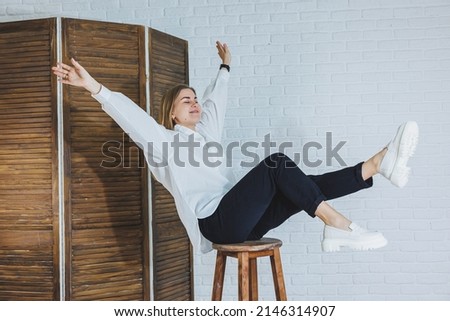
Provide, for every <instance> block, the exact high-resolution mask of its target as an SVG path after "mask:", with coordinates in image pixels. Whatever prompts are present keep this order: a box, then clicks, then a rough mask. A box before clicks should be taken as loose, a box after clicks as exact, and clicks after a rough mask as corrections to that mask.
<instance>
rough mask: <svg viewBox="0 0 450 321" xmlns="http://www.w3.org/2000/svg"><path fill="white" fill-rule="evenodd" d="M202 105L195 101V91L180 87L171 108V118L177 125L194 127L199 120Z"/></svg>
mask: <svg viewBox="0 0 450 321" xmlns="http://www.w3.org/2000/svg"><path fill="white" fill-rule="evenodd" d="M201 115H202V107H201V106H200V104H199V103H198V101H197V97H196V96H195V93H194V92H193V91H192V90H191V89H182V90H181V91H180V94H179V95H178V97H177V98H175V101H174V106H173V110H172V115H171V117H172V119H173V120H175V122H176V123H177V124H179V125H182V126H185V127H188V128H191V129H193V130H194V129H195V125H197V123H198V122H199V121H200V117H201Z"/></svg>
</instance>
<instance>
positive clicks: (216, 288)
mask: <svg viewBox="0 0 450 321" xmlns="http://www.w3.org/2000/svg"><path fill="white" fill-rule="evenodd" d="M282 244H283V243H282V242H281V241H280V240H278V239H272V238H262V239H261V240H258V241H247V242H244V243H236V244H213V248H214V249H216V250H217V258H216V268H215V271H214V284H213V291H212V298H211V300H212V301H220V300H222V291H223V279H224V275H225V266H226V260H227V256H231V257H234V258H237V259H238V265H239V267H238V269H239V301H249V300H251V301H258V274H257V268H256V259H257V258H258V257H262V256H270V262H271V265H272V275H273V283H274V285H275V295H276V298H277V301H286V300H287V297H286V288H285V286H284V277H283V268H282V265H281V257H280V247H281V245H282Z"/></svg>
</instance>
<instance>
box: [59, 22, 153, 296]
mask: <svg viewBox="0 0 450 321" xmlns="http://www.w3.org/2000/svg"><path fill="white" fill-rule="evenodd" d="M63 44H64V47H63V60H64V61H65V62H69V60H70V57H74V58H76V59H77V60H78V61H79V62H80V63H81V64H82V65H83V66H84V67H85V68H86V69H87V70H88V71H89V72H90V73H91V74H92V75H93V76H94V77H95V78H97V79H98V80H99V81H100V82H101V83H103V84H104V85H105V86H107V87H108V88H110V89H111V90H113V91H119V92H122V93H124V94H125V95H127V96H128V97H130V98H131V99H133V100H134V101H135V102H136V103H137V104H139V105H140V106H145V72H144V71H145V68H144V66H145V59H144V50H145V49H144V28H143V27H140V26H132V25H123V24H114V23H105V22H94V21H87V20H74V19H63ZM64 131H65V132H64V134H65V141H66V146H65V153H66V156H67V160H68V161H67V163H66V168H65V196H66V199H67V202H66V205H67V206H66V209H65V212H66V226H65V229H66V233H67V234H66V240H67V241H66V276H67V280H66V285H67V286H66V289H67V291H66V298H67V299H69V300H144V299H149V294H150V291H149V269H148V260H149V259H148V252H149V251H148V217H147V216H148V215H147V212H148V207H147V202H148V200H147V193H148V190H147V180H146V177H147V170H146V169H145V168H143V167H142V166H140V165H142V164H143V158H142V154H141V152H140V151H139V150H138V148H137V147H136V146H135V145H134V143H133V142H131V141H130V140H129V139H128V136H126V135H124V134H123V131H122V130H121V129H120V128H119V126H118V125H117V124H116V123H115V122H114V121H113V120H112V119H111V118H110V117H109V116H108V115H107V114H106V113H105V112H103V111H102V109H101V106H100V104H99V103H98V102H96V101H95V100H94V99H93V98H92V97H90V94H89V93H88V92H86V91H84V90H82V89H78V88H74V87H66V88H65V90H64ZM108 146H110V147H114V146H116V147H119V150H118V153H116V154H115V156H116V158H115V159H114V158H112V157H109V156H111V155H108Z"/></svg>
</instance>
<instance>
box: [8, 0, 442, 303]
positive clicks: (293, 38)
mask: <svg viewBox="0 0 450 321" xmlns="http://www.w3.org/2000/svg"><path fill="white" fill-rule="evenodd" d="M54 15H59V16H70V17H79V18H85V19H99V20H109V21H117V22H125V23H138V24H146V25H149V26H151V27H153V28H156V29H159V30H162V31H165V32H168V33H171V34H174V35H176V36H179V37H181V38H184V39H187V40H188V41H189V48H190V68H191V73H190V74H191V84H192V85H193V86H195V87H197V88H199V89H200V90H202V89H201V88H204V87H205V86H206V85H207V83H208V82H209V79H210V77H212V76H213V74H214V72H215V70H216V68H217V65H218V60H217V58H216V56H215V54H216V50H215V48H214V42H215V40H216V39H220V40H222V41H225V42H228V43H229V45H230V47H231V49H232V52H233V63H232V79H231V84H230V106H229V108H230V110H229V113H228V114H227V122H226V128H225V132H224V134H225V141H233V140H240V141H246V140H249V139H258V140H257V141H262V137H263V136H264V135H265V134H266V133H268V132H271V134H272V137H273V138H274V139H275V140H276V141H277V142H283V141H290V142H293V143H294V146H295V147H296V148H297V149H296V150H293V152H298V151H301V145H300V143H304V142H306V141H311V140H314V139H315V140H317V141H319V142H324V141H325V133H326V132H327V131H330V132H332V133H333V135H334V136H333V139H334V141H336V142H337V141H340V140H347V141H348V142H347V143H346V144H345V145H344V147H343V148H342V150H341V155H342V157H343V158H344V160H345V161H346V163H347V164H353V163H355V162H358V161H360V160H364V159H366V158H368V157H369V156H371V155H372V154H373V153H374V152H376V151H378V150H379V149H380V148H381V147H382V146H383V145H384V144H385V143H387V141H388V140H389V139H390V137H391V136H392V135H393V134H394V133H395V130H396V127H397V125H398V124H399V123H401V122H403V121H405V120H408V119H415V120H417V121H418V122H419V125H420V129H421V139H420V145H419V148H418V151H417V153H416V157H415V158H413V159H412V161H411V165H412V167H413V175H412V178H411V180H410V184H409V185H408V186H407V187H406V188H405V189H402V190H400V189H396V188H394V187H393V186H391V185H390V184H389V183H388V182H386V181H385V180H384V179H382V178H379V177H377V178H376V179H375V186H374V187H373V188H372V189H371V190H365V191H362V192H360V193H359V194H357V195H352V196H348V197H345V198H343V199H340V200H335V201H333V202H332V204H333V205H334V206H336V207H337V208H338V209H339V210H340V211H341V212H342V213H344V214H346V215H348V216H349V217H350V218H351V219H353V220H355V221H357V222H359V223H360V224H361V225H363V226H367V227H369V228H373V229H379V230H381V231H383V232H384V233H385V235H386V236H387V238H388V239H389V241H390V243H389V245H388V246H387V247H386V248H384V249H382V250H377V251H374V252H368V253H359V252H356V253H350V252H344V253H333V254H323V253H322V252H321V250H320V237H321V235H320V234H321V230H322V224H321V223H320V222H319V221H318V220H312V219H310V218H309V217H307V216H306V215H305V214H299V215H297V216H295V217H293V218H292V219H291V220H290V222H289V224H285V225H283V226H281V227H279V228H278V229H276V231H273V232H271V233H270V235H271V236H276V237H279V238H281V239H282V240H283V242H284V246H283V248H282V258H283V264H284V271H285V278H286V286H287V291H288V295H289V299H291V300H448V299H450V246H449V244H450V205H449V201H450V189H449V180H450V166H449V164H450V149H449V146H450V135H449V133H450V94H449V92H450V91H449V90H450V3H449V1H448V0H377V1H374V0H299V1H293V0H292V1H282V0H276V1H269V0H266V1H256V0H249V1H245V2H243V1H238V0H195V1H193V0H148V1H147V0H126V1H124V0H112V1H110V0H108V1H106V0H102V1H99V0H96V1H94V0H82V1H75V0H59V1H58V0H3V1H2V2H1V3H0V21H11V20H22V19H31V18H38V17H48V16H54ZM318 156H321V157H323V153H320V151H319V152H318ZM333 166H334V167H332V168H331V167H326V166H325V163H324V164H323V165H322V166H321V167H320V168H306V167H305V166H303V165H302V168H303V169H304V170H305V171H307V172H308V173H316V172H319V173H321V172H324V171H327V170H332V169H336V168H338V167H337V165H336V164H334V165H333ZM195 260H196V264H195V293H196V298H197V299H198V300H207V299H208V298H209V296H210V291H211V281H212V273H213V267H214V254H208V255H204V256H196V257H195ZM225 282H226V285H225V299H235V298H236V284H237V279H236V264H235V263H232V264H229V266H228V270H227V276H226V278H225ZM260 282H261V286H260V293H261V298H262V299H266V300H271V299H273V298H274V296H273V289H272V281H271V277H270V269H269V264H268V262H267V261H262V263H261V268H260Z"/></svg>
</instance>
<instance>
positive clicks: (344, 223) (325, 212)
mask: <svg viewBox="0 0 450 321" xmlns="http://www.w3.org/2000/svg"><path fill="white" fill-rule="evenodd" d="M315 214H316V216H317V217H319V218H320V219H321V220H322V221H323V222H324V223H325V225H328V226H332V227H335V228H338V229H341V230H344V231H350V229H349V226H350V224H351V223H352V222H351V221H350V220H349V219H348V218H346V217H345V216H344V215H342V214H341V213H339V212H338V211H336V210H335V209H334V208H332V207H331V206H330V205H329V204H328V203H326V202H325V201H324V202H322V203H320V204H319V206H318V207H317V210H316V213H315Z"/></svg>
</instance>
